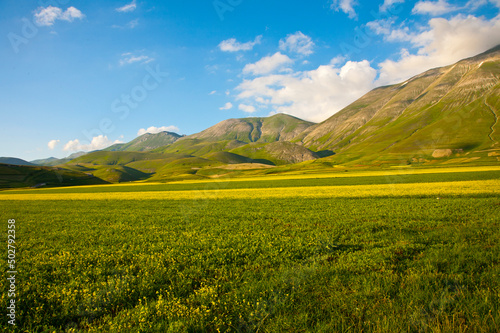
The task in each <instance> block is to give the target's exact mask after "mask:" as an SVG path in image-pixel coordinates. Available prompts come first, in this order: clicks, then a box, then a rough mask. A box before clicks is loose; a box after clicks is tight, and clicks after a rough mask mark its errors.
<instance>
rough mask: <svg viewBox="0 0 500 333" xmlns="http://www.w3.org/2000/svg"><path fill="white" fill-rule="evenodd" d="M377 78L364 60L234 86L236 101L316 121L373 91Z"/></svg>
mask: <svg viewBox="0 0 500 333" xmlns="http://www.w3.org/2000/svg"><path fill="white" fill-rule="evenodd" d="M337 61H338V60H337ZM334 62H336V61H334ZM376 75H377V71H376V70H375V69H373V68H372V67H371V66H370V63H369V62H368V61H366V60H365V61H361V62H351V61H349V62H347V63H346V64H345V65H344V66H343V67H341V68H337V67H335V66H333V65H324V66H320V67H318V68H317V69H315V70H312V71H305V72H298V73H293V74H286V75H268V76H263V77H258V78H255V79H253V80H244V81H243V82H242V83H241V84H240V85H239V86H238V87H237V89H238V90H239V91H240V93H239V95H238V97H237V98H238V99H239V100H243V101H245V102H248V103H249V104H253V103H259V104H267V105H268V106H269V107H270V108H271V110H270V111H271V112H283V113H287V114H291V115H294V116H297V117H299V118H302V119H307V120H311V121H318V122H319V121H323V120H325V119H326V118H328V117H330V116H331V115H333V114H334V113H336V112H337V111H339V110H341V109H342V108H343V107H345V106H347V105H348V104H350V103H352V102H353V101H355V100H356V99H358V98H359V97H361V96H362V95H363V94H365V93H367V92H368V91H370V90H371V89H373V88H374V87H375V85H374V80H375V77H376Z"/></svg>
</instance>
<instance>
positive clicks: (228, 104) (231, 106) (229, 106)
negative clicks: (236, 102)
mask: <svg viewBox="0 0 500 333" xmlns="http://www.w3.org/2000/svg"><path fill="white" fill-rule="evenodd" d="M232 108H233V104H232V103H230V102H227V103H226V104H224V106H223V107H221V108H219V110H230V109H232Z"/></svg>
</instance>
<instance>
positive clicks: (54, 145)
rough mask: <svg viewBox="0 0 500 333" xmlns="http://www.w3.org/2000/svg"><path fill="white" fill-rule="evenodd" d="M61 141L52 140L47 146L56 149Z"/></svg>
mask: <svg viewBox="0 0 500 333" xmlns="http://www.w3.org/2000/svg"><path fill="white" fill-rule="evenodd" d="M59 142H61V140H50V141H49V143H48V144H47V146H48V147H49V149H50V150H54V149H55V148H56V146H57V144H58V143H59Z"/></svg>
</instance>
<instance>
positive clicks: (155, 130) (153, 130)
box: [137, 126, 179, 136]
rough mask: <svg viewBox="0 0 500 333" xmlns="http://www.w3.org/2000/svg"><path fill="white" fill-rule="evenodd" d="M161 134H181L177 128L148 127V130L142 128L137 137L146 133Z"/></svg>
mask: <svg viewBox="0 0 500 333" xmlns="http://www.w3.org/2000/svg"><path fill="white" fill-rule="evenodd" d="M161 132H174V133H177V132H179V128H178V127H177V126H161V127H155V126H151V127H148V128H147V129H145V128H141V129H140V130H139V131H138V132H137V136H141V135H144V134H146V133H149V134H157V133H161Z"/></svg>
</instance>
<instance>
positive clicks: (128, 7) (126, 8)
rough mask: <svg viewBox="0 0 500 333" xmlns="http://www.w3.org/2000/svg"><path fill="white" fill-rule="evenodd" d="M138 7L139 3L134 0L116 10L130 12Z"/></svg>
mask: <svg viewBox="0 0 500 333" xmlns="http://www.w3.org/2000/svg"><path fill="white" fill-rule="evenodd" d="M136 8H137V4H136V3H135V0H133V1H132V2H131V3H129V4H127V5H125V6H123V7H119V8H116V11H117V12H120V13H128V12H133V11H134V10H135V9H136Z"/></svg>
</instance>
